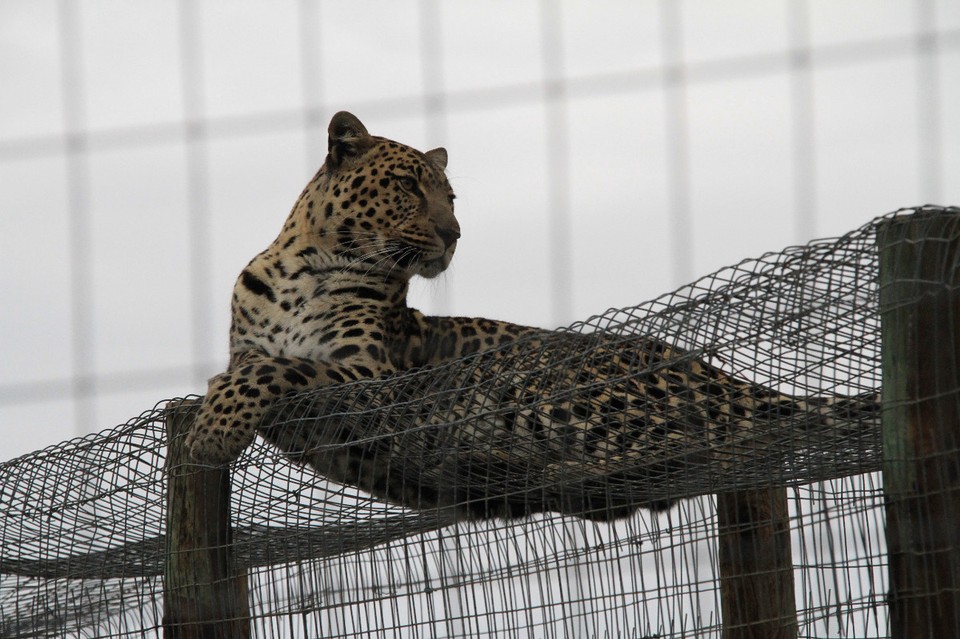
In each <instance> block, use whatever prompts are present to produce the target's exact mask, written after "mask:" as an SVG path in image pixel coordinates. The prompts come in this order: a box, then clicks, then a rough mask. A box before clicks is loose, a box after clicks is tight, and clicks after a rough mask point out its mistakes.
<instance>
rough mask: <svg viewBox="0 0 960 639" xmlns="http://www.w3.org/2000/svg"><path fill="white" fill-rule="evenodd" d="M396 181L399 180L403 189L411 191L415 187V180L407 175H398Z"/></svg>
mask: <svg viewBox="0 0 960 639" xmlns="http://www.w3.org/2000/svg"><path fill="white" fill-rule="evenodd" d="M397 181H398V182H400V188H402V189H403V190H404V191H413V190H415V189H416V188H417V181H416V180H414V179H413V178H412V177H410V176H409V175H398V176H397Z"/></svg>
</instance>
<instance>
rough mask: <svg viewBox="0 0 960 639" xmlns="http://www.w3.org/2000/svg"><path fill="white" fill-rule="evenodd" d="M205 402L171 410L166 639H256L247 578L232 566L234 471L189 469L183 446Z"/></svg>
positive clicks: (184, 404) (168, 416)
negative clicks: (199, 409) (231, 494)
mask: <svg viewBox="0 0 960 639" xmlns="http://www.w3.org/2000/svg"><path fill="white" fill-rule="evenodd" d="M198 407H199V402H180V403H179V404H176V405H168V407H167V417H166V424H167V463H166V475H167V532H166V561H165V565H164V574H163V636H164V639H228V638H234V637H237V638H239V639H244V638H245V637H249V636H250V612H249V607H248V606H249V604H248V592H247V576H246V574H245V573H244V572H243V571H240V570H237V569H236V568H235V567H234V566H233V561H232V552H231V550H232V548H231V545H230V544H231V530H230V470H229V468H206V467H201V466H197V465H195V464H193V463H191V461H190V457H189V454H188V452H187V450H186V447H185V446H184V445H183V442H184V438H185V435H186V433H187V431H188V430H189V428H190V424H191V423H192V422H193V419H194V418H195V416H196V413H197V410H196V409H197V408H198Z"/></svg>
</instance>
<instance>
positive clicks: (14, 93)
mask: <svg viewBox="0 0 960 639" xmlns="http://www.w3.org/2000/svg"><path fill="white" fill-rule="evenodd" d="M958 103H960V3H957V2H955V1H952V0H936V1H934V0H922V1H920V0H918V1H916V2H914V1H906V0H901V1H894V0H884V1H878V0H845V1H844V2H835V1H832V0H815V1H814V0H810V1H804V0H789V1H788V0H779V1H778V0H765V1H763V2H760V1H756V2H744V1H738V2H729V1H728V2H716V1H708V0H697V1H691V0H684V1H682V2H671V1H638V0H624V1H605V2H599V1H596V0H594V1H591V2H572V1H570V2H548V1H544V2H523V1H505V0H504V1H496V2H493V1H490V0H483V1H479V0H476V1H469V2H468V1H451V2H439V1H436V0H434V1H426V0H425V1H421V2H412V1H406V0H393V1H389V2H387V1H382V2H369V1H367V2H340V3H333V2H321V3H318V4H317V3H312V2H309V1H303V2H296V1H293V0H270V1H269V2H267V1H266V0H260V1H252V0H248V1H244V2H239V3H238V2H230V3H227V2H218V1H202V2H189V1H184V2H179V3H177V2H146V1H131V0H112V1H98V2H69V1H64V2H53V1H47V0H22V1H21V0H4V1H3V2H2V3H0V267H2V269H0V291H2V299H3V305H2V308H0V428H2V432H3V433H4V434H5V436H4V438H3V439H2V440H0V460H5V459H9V458H11V457H13V456H16V455H19V454H23V453H26V452H29V451H31V450H34V449H37V448H40V447H43V446H46V445H50V444H53V443H56V442H58V441H61V440H64V439H67V438H70V437H74V436H76V435H79V434H83V433H87V432H91V431H96V430H102V429H105V428H108V427H112V426H115V425H116V424H118V423H122V422H125V421H126V420H127V419H129V418H131V417H134V416H136V415H138V414H139V413H140V412H141V411H143V410H147V409H149V408H151V407H153V406H154V404H156V403H157V402H158V401H160V400H162V399H165V398H169V397H174V396H182V395H184V394H188V393H199V392H202V391H203V390H204V382H203V380H204V379H205V378H206V377H207V376H209V375H211V374H213V373H215V372H217V371H218V370H220V369H222V368H223V366H224V365H225V362H226V355H227V329H228V305H229V299H230V290H231V287H232V284H233V279H234V277H235V276H236V274H237V272H238V271H239V269H240V268H242V267H243V265H244V264H245V263H246V262H247V261H248V260H249V259H250V258H251V257H252V256H253V255H254V254H256V253H257V252H258V251H260V250H261V249H262V248H264V247H265V246H266V245H267V244H269V243H270V242H271V241H272V239H273V238H274V236H275V234H276V233H277V231H278V230H279V228H280V225H281V223H282V222H283V220H284V218H285V217H286V214H287V212H288V210H289V208H290V206H291V204H292V203H293V201H294V200H295V198H296V197H297V195H298V194H299V192H300V189H301V188H302V186H303V184H304V183H305V182H306V180H308V179H309V177H310V176H311V175H312V174H313V172H314V171H315V170H316V168H317V166H318V165H319V163H320V162H321V161H322V158H323V154H324V150H325V138H324V136H325V133H324V132H325V128H326V123H327V121H328V120H329V118H330V116H331V115H332V114H333V113H334V112H336V111H337V110H340V109H348V110H351V111H353V112H354V113H355V114H356V115H358V116H359V117H360V118H361V119H362V120H363V121H364V123H365V124H366V125H367V127H368V129H369V130H370V131H371V132H372V133H374V134H378V135H383V136H386V137H390V138H393V139H396V140H400V141H402V142H405V143H408V144H411V145H412V146H415V147H418V148H421V149H426V148H430V147H433V146H438V145H443V146H445V147H447V149H448V151H449V154H450V165H449V171H448V173H449V176H450V179H451V182H452V183H453V185H454V188H455V189H456V190H457V192H458V200H457V207H458V215H459V217H460V219H461V223H462V227H463V239H462V240H461V242H460V246H459V249H458V252H457V256H456V259H455V260H454V264H453V267H452V268H451V270H450V272H449V274H447V275H446V276H444V277H442V278H440V279H439V280H437V281H432V282H429V283H424V284H421V285H418V286H417V287H416V288H415V290H414V293H413V295H414V299H413V300H412V303H413V304H414V305H417V306H420V307H421V308H424V310H427V311H429V312H438V313H450V314H469V315H484V316H488V317H496V318H501V319H508V320H513V321H517V322H523V323H528V324H536V325H541V326H550V327H552V326H557V325H563V324H567V323H569V322H571V321H573V320H575V319H583V318H586V317H587V316H589V315H592V314H595V313H600V312H602V311H604V310H606V309H607V308H610V307H615V306H628V305H634V304H638V303H640V302H642V301H645V300H648V299H650V298H652V297H655V296H657V295H659V294H662V293H666V292H668V291H670V290H671V289H673V288H675V287H676V286H678V285H681V284H683V283H685V282H687V281H690V280H692V279H694V278H696V277H698V276H701V275H706V274H707V273H709V272H711V271H713V270H715V269H717V268H719V267H721V266H724V265H727V264H731V263H734V262H738V261H740V260H741V259H744V258H748V257H753V256H757V255H759V254H761V253H764V252H766V251H775V250H779V249H780V248H782V247H784V246H786V245H789V244H796V243H802V242H806V241H807V240H809V239H812V238H814V237H822V236H830V235H837V234H842V233H844V232H846V231H849V230H852V229H854V228H856V227H858V226H860V225H862V224H863V223H865V222H867V221H869V220H870V219H871V218H873V217H875V216H877V215H881V214H883V213H886V212H889V211H892V210H894V209H897V208H900V207H903V206H910V205H916V204H921V203H925V202H934V203H943V204H958V203H960V180H958V176H960V109H957V108H956V104H958ZM948 105H950V106H949V107H948Z"/></svg>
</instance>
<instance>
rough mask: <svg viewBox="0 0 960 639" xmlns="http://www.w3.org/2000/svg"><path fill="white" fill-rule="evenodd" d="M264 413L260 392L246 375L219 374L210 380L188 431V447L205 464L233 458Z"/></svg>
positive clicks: (223, 461) (243, 447)
mask: <svg viewBox="0 0 960 639" xmlns="http://www.w3.org/2000/svg"><path fill="white" fill-rule="evenodd" d="M240 382H243V383H240ZM262 416H263V408H262V406H261V402H260V400H259V396H258V394H257V393H255V392H254V390H253V389H252V388H251V387H250V386H249V384H248V382H247V380H246V379H242V378H241V379H236V380H235V379H234V377H233V375H232V374H231V373H223V374H221V375H217V376H216V377H214V378H212V379H211V380H210V383H209V386H208V389H207V395H206V397H205V398H204V400H203V404H202V405H201V407H200V412H199V413H198V414H197V418H196V420H195V421H194V423H193V427H192V428H191V429H190V432H189V434H188V435H187V441H186V445H187V450H189V451H190V455H191V457H193V459H194V460H196V461H197V462H200V463H203V464H214V465H220V464H225V463H228V462H231V461H233V460H235V459H236V458H237V457H239V456H240V453H242V452H243V449H245V448H246V447H247V446H249V445H250V444H251V443H252V442H253V439H254V436H255V434H256V428H257V424H258V423H259V422H260V418H261V417H262Z"/></svg>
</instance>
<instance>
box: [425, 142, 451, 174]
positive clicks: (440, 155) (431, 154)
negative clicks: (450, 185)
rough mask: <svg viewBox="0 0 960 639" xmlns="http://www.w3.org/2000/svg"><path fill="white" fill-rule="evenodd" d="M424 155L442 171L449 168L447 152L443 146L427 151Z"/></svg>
mask: <svg viewBox="0 0 960 639" xmlns="http://www.w3.org/2000/svg"><path fill="white" fill-rule="evenodd" d="M424 155H425V156H427V159H428V160H430V161H431V162H432V163H433V164H434V166H436V167H438V168H439V169H440V170H441V171H442V170H444V169H445V168H447V150H446V149H445V148H443V147H442V146H440V147H437V148H435V149H432V150H430V151H427V152H426V153H424Z"/></svg>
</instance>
